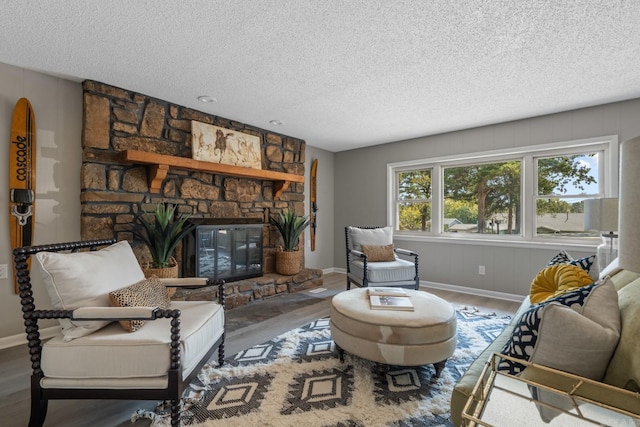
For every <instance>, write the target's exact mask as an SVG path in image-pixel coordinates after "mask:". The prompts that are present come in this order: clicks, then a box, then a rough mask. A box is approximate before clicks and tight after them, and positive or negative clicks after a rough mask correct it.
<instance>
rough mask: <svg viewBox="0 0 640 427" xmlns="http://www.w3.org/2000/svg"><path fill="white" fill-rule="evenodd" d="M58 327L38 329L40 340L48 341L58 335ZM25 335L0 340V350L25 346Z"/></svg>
mask: <svg viewBox="0 0 640 427" xmlns="http://www.w3.org/2000/svg"><path fill="white" fill-rule="evenodd" d="M60 330H61V329H60V326H51V327H49V328H44V329H40V339H43V340H44V339H49V338H51V337H54V336H56V335H58V333H60ZM26 343H27V336H26V334H24V333H23V334H18V335H10V336H8V337H3V338H0V350H2V349H4V348H10V347H16V346H18V345H22V344H26Z"/></svg>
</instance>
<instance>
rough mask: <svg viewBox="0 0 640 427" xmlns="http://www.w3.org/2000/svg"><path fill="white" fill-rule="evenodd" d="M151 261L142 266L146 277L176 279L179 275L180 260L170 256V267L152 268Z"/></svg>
mask: <svg viewBox="0 0 640 427" xmlns="http://www.w3.org/2000/svg"><path fill="white" fill-rule="evenodd" d="M149 265H150V264H149V262H146V263H145V265H143V266H142V271H143V272H144V277H153V276H155V277H157V278H159V279H175V278H177V277H178V262H177V261H176V259H175V258H174V257H171V258H169V267H167V268H151V267H150V266H149Z"/></svg>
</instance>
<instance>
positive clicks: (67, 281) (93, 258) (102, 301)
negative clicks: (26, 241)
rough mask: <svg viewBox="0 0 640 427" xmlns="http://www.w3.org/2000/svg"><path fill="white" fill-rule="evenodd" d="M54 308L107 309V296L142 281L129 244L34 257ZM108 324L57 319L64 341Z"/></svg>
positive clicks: (141, 275)
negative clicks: (97, 249)
mask: <svg viewBox="0 0 640 427" xmlns="http://www.w3.org/2000/svg"><path fill="white" fill-rule="evenodd" d="M35 258H36V260H37V262H36V263H35V264H36V265H38V266H39V268H40V270H41V272H42V277H43V282H44V284H45V286H46V288H47V292H48V293H49V297H50V298H51V304H52V306H53V308H55V309H60V310H74V309H76V308H80V307H109V306H110V305H111V304H110V301H109V292H111V291H115V290H117V289H121V288H123V287H126V286H129V285H132V284H134V283H137V282H139V281H140V280H143V279H144V273H143V272H142V268H140V265H139V264H138V260H137V259H136V257H135V255H134V253H133V250H132V249H131V246H130V245H129V242H127V241H126V240H124V241H121V242H118V243H115V244H113V245H111V246H109V247H107V248H104V249H101V250H99V251H89V252H77V253H57V252H39V253H37V254H36V256H35ZM109 323H110V322H108V321H104V322H84V321H71V320H69V319H60V324H61V325H62V329H63V335H64V339H65V340H67V341H70V340H72V339H74V338H78V337H82V336H85V335H89V334H91V333H93V332H95V331H97V330H98V329H100V328H103V327H105V326H106V325H107V324H109Z"/></svg>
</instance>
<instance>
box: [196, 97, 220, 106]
mask: <svg viewBox="0 0 640 427" xmlns="http://www.w3.org/2000/svg"><path fill="white" fill-rule="evenodd" d="M198 101H200V102H205V103H207V104H213V103H214V102H218V100H217V99H215V98H214V97H212V96H207V95H202V96H199V97H198Z"/></svg>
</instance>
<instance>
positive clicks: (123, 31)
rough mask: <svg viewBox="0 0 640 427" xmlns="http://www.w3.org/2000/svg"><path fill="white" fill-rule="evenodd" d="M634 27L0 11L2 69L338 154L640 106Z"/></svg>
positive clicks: (502, 11) (615, 19) (465, 9)
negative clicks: (116, 91)
mask: <svg viewBox="0 0 640 427" xmlns="http://www.w3.org/2000/svg"><path fill="white" fill-rule="evenodd" d="M639 25H640V1H635V0H628V1H623V0H601V1H578V0H574V1H552V0H549V1H540V0H529V1H519V0H513V1H487V0H477V1H471V0H460V1H451V0H431V1H426V0H425V1H418V0H416V1H400V0H399V1H392V0H350V1H347V0H344V1H330V0H324V1H320V0H317V1H312V0H271V1H268V0H251V1H249V0H189V1H181V0H172V1H169V0H136V1H131V0H102V1H87V0H63V1H62V0H61V1H34V0H0V40H1V42H0V62H3V63H6V64H11V65H15V66H19V67H24V68H27V69H33V70H37V71H43V72H45V73H49V74H54V75H57V76H63V77H66V78H70V79H72V80H77V81H81V80H84V79H91V80H97V81H100V82H104V83H108V84H111V85H114V86H118V87H122V88H125V89H129V90H133V91H136V92H140V93H143V94H146V95H150V96H153V97H156V98H160V99H164V100H167V101H171V102H174V103H177V104H179V105H184V106H188V107H192V108H195V109H198V110H201V111H204V112H206V113H210V114H215V115H219V116H223V117H227V118H230V119H234V120H238V121H241V122H244V123H248V124H251V125H254V126H257V127H261V128H265V129H271V130H274V131H276V132H280V133H283V134H287V135H292V136H296V137H299V138H302V139H305V140H306V141H307V143H308V144H309V145H312V146H315V147H319V148H324V149H326V150H330V151H342V150H347V149H351V148H357V147H363V146H368V145H374V144H380V143H385V142H390V141H398V140H402V139H407V138H413V137H418V136H423V135H431V134H435V133H441V132H446V131H451V130H457V129H464V128H468V127H474V126H479V125H485V124H491V123H498V122H503V121H508V120H513V119H520V118H526V117H531V116H537V115H541V114H547V113H553V112H558V111H564V110H570V109H574V108H579V107H585V106H590V105H597V104H602V103H606V102H613V101H618V100H624V99H631V98H637V97H640V31H639V29H638V27H639ZM199 95H209V96H212V97H215V98H216V99H217V103H212V104H204V103H202V102H199V101H197V99H196V98H197V97H198V96H199ZM273 119H277V120H281V121H283V122H284V124H283V125H281V126H273V125H271V124H270V123H269V121H270V120H273Z"/></svg>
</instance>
